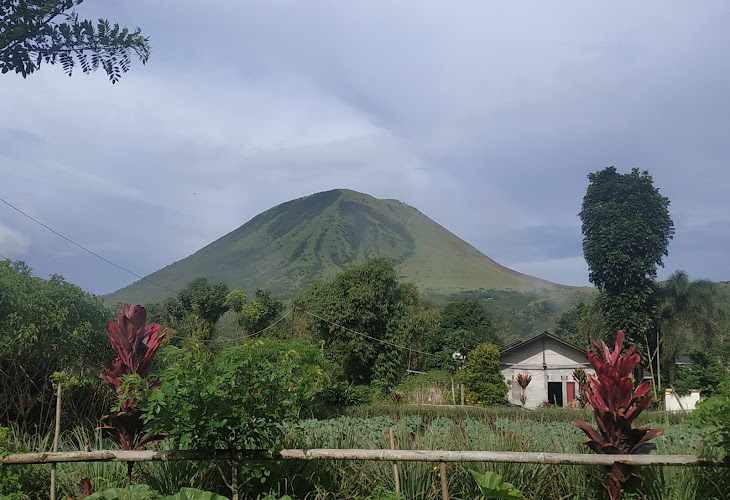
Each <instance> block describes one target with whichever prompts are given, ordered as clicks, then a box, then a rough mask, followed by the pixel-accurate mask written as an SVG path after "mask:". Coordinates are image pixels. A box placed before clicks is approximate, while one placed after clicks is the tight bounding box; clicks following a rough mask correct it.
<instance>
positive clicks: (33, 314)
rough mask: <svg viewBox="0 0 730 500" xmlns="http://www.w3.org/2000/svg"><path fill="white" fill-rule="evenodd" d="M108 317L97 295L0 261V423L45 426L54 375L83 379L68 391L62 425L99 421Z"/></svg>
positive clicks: (50, 411) (18, 264)
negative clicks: (102, 362) (101, 365)
mask: <svg viewBox="0 0 730 500" xmlns="http://www.w3.org/2000/svg"><path fill="white" fill-rule="evenodd" d="M108 314H109V312H108V311H107V309H106V308H105V307H104V304H103V302H102V301H101V299H99V298H97V297H94V296H92V295H90V294H87V293H85V292H84V291H82V290H81V289H80V288H79V287H77V286H75V285H72V284H70V283H67V282H66V281H65V280H64V279H63V277H61V276H51V278H50V279H48V280H44V279H41V278H37V277H35V276H33V275H32V274H31V270H30V269H29V268H28V266H26V265H25V264H24V263H22V262H19V261H18V262H12V261H9V260H6V261H0V424H5V425H7V424H8V423H11V422H13V423H15V424H18V425H20V426H21V427H23V428H29V427H38V428H40V429H41V430H43V429H46V428H48V427H50V426H51V425H52V422H53V419H54V413H53V410H54V405H53V404H52V402H53V401H54V394H53V393H54V390H53V386H52V384H51V382H50V378H51V375H52V374H53V373H54V372H64V373H67V374H69V375H71V376H74V377H75V378H77V379H78V380H79V382H80V383H79V386H78V387H75V388H73V389H72V390H69V391H68V392H67V393H66V398H65V400H64V403H65V406H64V422H65V423H71V424H73V423H74V422H76V423H81V422H83V421H88V420H96V419H97V418H98V415H99V413H100V412H101V411H102V410H101V409H100V408H101V407H102V406H103V404H104V403H105V401H104V398H103V397H101V396H100V394H99V391H98V388H99V386H100V383H99V379H98V377H97V373H98V367H99V361H100V360H106V359H109V358H110V355H109V353H111V351H110V350H109V348H108V342H107V339H106V337H105V336H104V333H103V330H104V324H105V320H106V318H107V317H109V316H108Z"/></svg>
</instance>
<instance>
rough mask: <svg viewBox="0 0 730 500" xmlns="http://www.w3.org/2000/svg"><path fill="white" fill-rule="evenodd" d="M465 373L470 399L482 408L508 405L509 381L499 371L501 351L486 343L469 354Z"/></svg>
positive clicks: (464, 378)
mask: <svg viewBox="0 0 730 500" xmlns="http://www.w3.org/2000/svg"><path fill="white" fill-rule="evenodd" d="M466 362H467V366H468V367H467V369H466V370H465V371H464V373H463V380H464V385H465V386H466V393H467V396H468V397H469V399H472V400H474V401H475V402H476V404H478V405H480V406H491V405H502V404H507V393H508V392H509V391H508V387H507V381H506V380H505V379H504V376H503V375H502V372H501V371H500V370H499V350H498V349H497V346H495V345H494V344H490V343H489V342H485V343H483V344H479V345H478V346H476V347H475V348H474V349H473V350H472V351H470V352H469V354H468V356H467V358H466Z"/></svg>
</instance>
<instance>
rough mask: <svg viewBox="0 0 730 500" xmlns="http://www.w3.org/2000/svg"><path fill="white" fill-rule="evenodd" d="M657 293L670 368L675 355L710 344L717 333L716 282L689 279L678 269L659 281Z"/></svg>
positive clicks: (663, 354) (665, 360)
mask: <svg viewBox="0 0 730 500" xmlns="http://www.w3.org/2000/svg"><path fill="white" fill-rule="evenodd" d="M657 296H658V300H657V302H658V312H659V324H658V326H659V328H658V330H659V332H658V333H659V339H660V342H661V343H660V351H659V352H660V356H661V360H660V361H661V362H663V366H668V367H672V368H673V365H674V361H675V358H676V357H677V355H679V354H683V353H686V352H688V351H689V350H690V349H693V350H697V349H709V348H711V346H712V343H713V341H715V339H716V337H717V334H718V325H717V319H718V315H719V304H718V300H719V297H718V289H717V286H716V285H715V283H713V282H711V281H707V280H693V281H690V279H689V277H688V276H687V273H685V272H684V271H681V270H678V271H675V272H674V273H672V275H671V276H670V277H669V279H668V280H667V281H665V282H664V283H661V284H660V285H659V287H658V289H657ZM672 372H673V370H670V371H669V373H670V374H672ZM670 382H673V380H670ZM697 388H698V387H695V388H694V389H697Z"/></svg>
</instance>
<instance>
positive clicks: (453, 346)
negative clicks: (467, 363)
mask: <svg viewBox="0 0 730 500" xmlns="http://www.w3.org/2000/svg"><path fill="white" fill-rule="evenodd" d="M484 342H490V343H492V344H495V345H501V344H502V339H501V338H500V336H499V333H498V331H497V327H496V326H495V324H494V321H493V319H492V315H491V314H490V313H489V311H487V309H485V307H484V306H483V305H482V304H480V303H479V302H478V301H476V300H463V301H459V302H449V303H448V304H446V306H445V307H444V309H443V310H442V311H441V328H440V329H439V330H435V331H432V333H431V335H430V342H429V344H430V345H429V351H430V352H433V353H436V354H437V357H433V358H429V360H428V361H429V362H428V367H429V368H431V369H445V368H455V366H454V358H453V355H454V352H457V351H458V352H460V353H461V354H462V355H466V353H468V352H469V351H471V350H473V349H474V348H476V346H478V345H479V344H482V343H484Z"/></svg>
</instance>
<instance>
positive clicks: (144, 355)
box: [100, 304, 167, 484]
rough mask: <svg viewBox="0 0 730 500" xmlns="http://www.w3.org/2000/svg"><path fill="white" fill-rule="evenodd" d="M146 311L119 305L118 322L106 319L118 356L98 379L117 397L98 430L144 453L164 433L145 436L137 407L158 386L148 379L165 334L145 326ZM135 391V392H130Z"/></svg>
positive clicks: (137, 307) (129, 466) (156, 326)
mask: <svg viewBox="0 0 730 500" xmlns="http://www.w3.org/2000/svg"><path fill="white" fill-rule="evenodd" d="M146 323H147V311H146V309H145V308H144V307H142V306H139V305H137V306H132V305H129V304H124V305H122V309H121V311H120V312H119V315H118V317H117V323H116V324H114V323H113V322H112V320H107V325H108V327H109V329H108V330H107V336H108V337H109V341H110V342H111V345H112V349H114V352H116V353H117V358H116V359H115V360H114V363H113V367H114V369H113V370H110V369H109V368H107V367H106V366H104V367H103V368H104V371H105V372H106V375H101V379H102V380H103V381H104V382H106V383H107V384H108V385H109V386H110V387H111V388H112V389H114V391H115V392H116V394H117V397H118V408H115V409H116V410H118V411H116V413H113V414H109V415H104V416H103V417H102V418H101V421H102V422H103V423H104V425H103V426H102V427H100V429H101V430H102V431H104V432H105V433H106V434H108V435H109V436H110V437H111V438H112V439H113V440H114V442H115V443H117V444H118V445H119V446H120V447H121V448H122V449H123V450H144V449H147V447H149V446H152V445H154V444H156V443H158V442H159V441H160V440H161V439H163V438H164V437H165V436H166V435H167V434H166V433H165V432H158V433H152V434H146V430H147V428H148V424H149V422H147V421H145V420H144V419H143V417H142V413H141V411H140V410H139V408H138V406H139V404H140V399H142V398H143V397H144V396H147V395H148V394H149V391H150V390H153V389H156V388H157V387H158V385H157V381H156V380H154V379H147V378H146V377H147V375H148V374H149V372H150V370H151V368H152V360H153V359H154V356H155V353H156V352H157V348H158V347H159V346H160V343H161V342H162V339H163V338H164V337H165V335H166V334H167V330H165V331H163V332H160V331H159V330H160V325H158V324H155V323H153V324H150V325H147V324H146ZM130 389H134V390H130ZM133 466H134V462H128V463H127V469H128V472H127V484H129V483H130V481H131V475H132V467H133Z"/></svg>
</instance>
